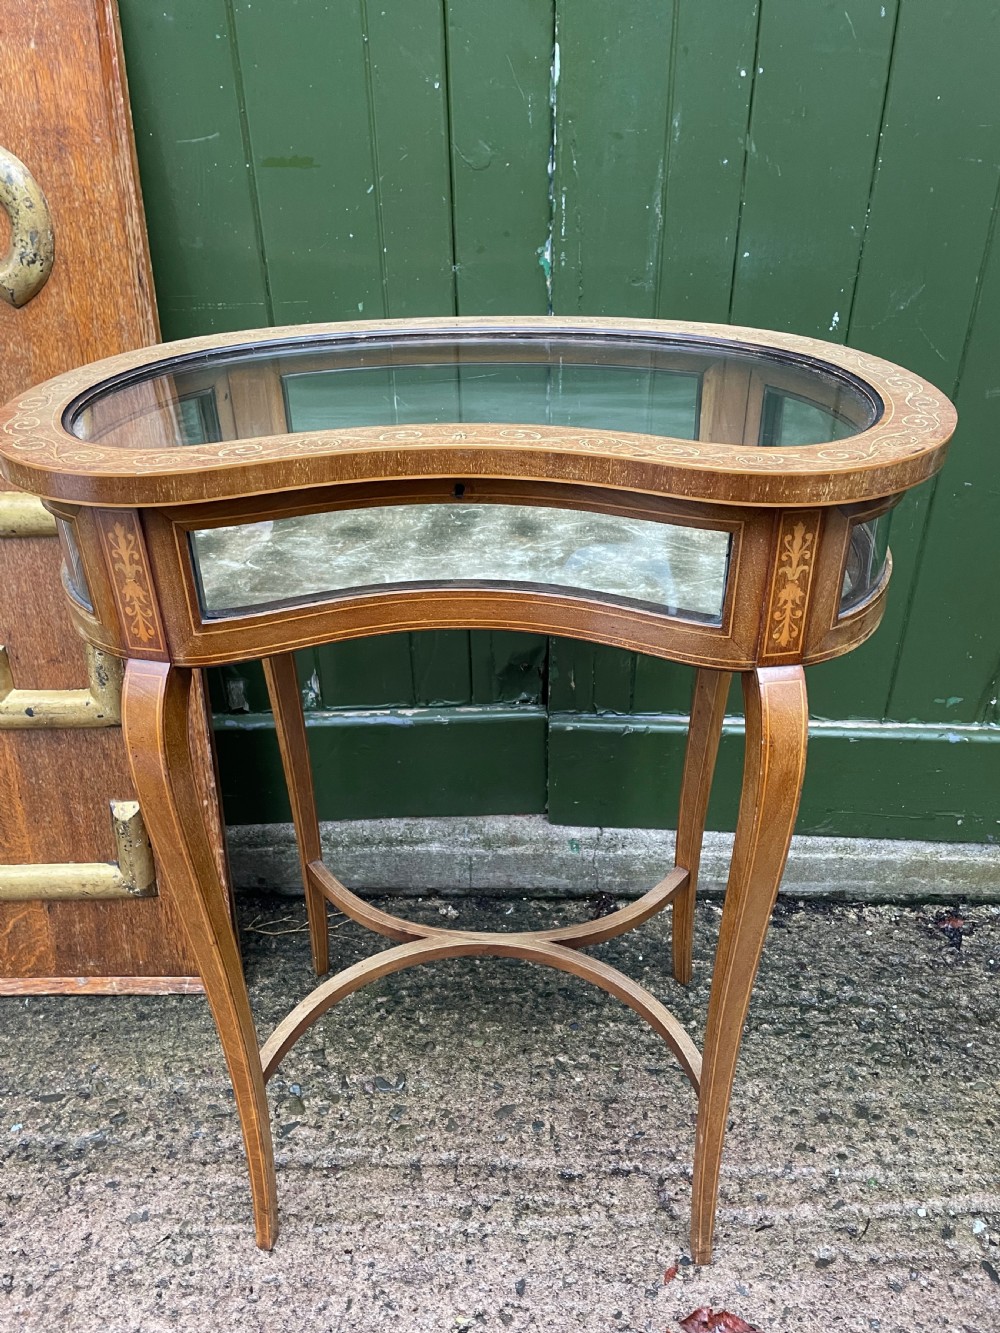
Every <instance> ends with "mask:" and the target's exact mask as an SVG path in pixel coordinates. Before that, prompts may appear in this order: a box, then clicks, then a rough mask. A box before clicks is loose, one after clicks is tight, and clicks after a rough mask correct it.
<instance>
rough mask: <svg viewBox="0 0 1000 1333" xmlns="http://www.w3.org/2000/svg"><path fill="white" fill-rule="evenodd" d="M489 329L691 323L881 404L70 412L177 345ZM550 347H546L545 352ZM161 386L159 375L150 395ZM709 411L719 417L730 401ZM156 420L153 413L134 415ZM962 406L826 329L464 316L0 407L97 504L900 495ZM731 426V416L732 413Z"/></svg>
mask: <svg viewBox="0 0 1000 1333" xmlns="http://www.w3.org/2000/svg"><path fill="white" fill-rule="evenodd" d="M477 331H483V332H489V333H494V334H496V333H516V332H518V331H521V332H534V333H535V334H536V335H547V336H551V337H556V336H560V335H567V334H569V333H572V332H575V333H577V334H578V335H581V336H586V335H588V334H590V335H596V334H603V335H605V336H612V335H616V336H619V337H627V336H635V337H660V338H664V339H665V338H669V337H675V338H676V337H681V338H685V339H688V340H691V341H692V342H694V343H695V345H696V346H697V345H698V344H699V343H700V342H704V343H706V344H711V345H719V346H721V347H723V348H724V349H726V348H728V349H729V350H732V351H740V350H748V349H749V350H752V351H754V352H755V353H758V354H761V355H768V354H773V355H774V356H782V357H788V358H791V359H794V360H795V361H797V362H799V363H801V364H803V365H815V366H817V367H826V368H827V369H829V370H830V371H831V373H832V372H837V373H840V374H846V375H847V376H849V377H851V378H853V379H855V380H857V381H858V382H859V383H861V384H863V385H865V386H867V387H868V389H869V392H870V393H871V394H872V395H873V397H874V400H875V401H876V402H877V403H879V404H881V408H880V415H879V416H878V419H877V420H876V422H875V423H874V425H872V426H871V427H869V428H868V429H867V430H864V431H863V432H860V433H858V434H856V435H853V436H851V437H850V438H849V440H848V441H846V442H845V441H844V440H839V441H834V442H833V443H831V444H816V445H804V446H794V447H793V446H783V447H781V448H778V447H769V448H757V447H755V444H756V441H755V439H754V437H753V435H752V431H751V433H750V435H749V437H748V438H745V435H744V432H745V431H746V430H748V429H749V428H748V427H746V426H744V428H743V430H742V431H741V432H740V434H739V435H738V436H737V442H734V443H729V442H725V441H724V440H723V439H720V440H713V439H709V438H705V435H704V432H703V433H702V436H701V438H700V439H699V440H698V441H691V440H673V439H669V438H665V437H657V436H651V435H638V434H634V433H631V432H628V431H624V430H618V429H615V426H614V423H613V422H610V423H609V425H608V427H607V428H606V429H603V430H600V431H592V430H591V431H588V430H581V429H579V428H574V429H569V428H566V427H562V426H547V425H525V426H507V425H491V424H481V423H475V422H472V423H468V422H463V423H459V424H455V425H446V424H430V425H419V424H417V425H401V426H371V427H360V428H354V429H346V430H324V431H303V432H298V433H294V434H282V433H273V431H272V430H271V429H270V423H273V421H274V414H273V413H271V414H269V415H268V416H266V417H265V418H264V420H265V424H268V425H269V430H268V433H266V434H263V435H259V436H253V437H250V438H240V439H239V441H238V447H237V446H236V445H235V443H234V441H232V440H223V441H222V442H220V443H210V444H189V445H172V444H171V443H170V441H169V440H164V441H162V443H161V441H160V440H159V439H157V441H156V443H157V445H158V446H159V447H145V448H135V447H128V445H127V444H126V443H122V442H119V441H117V440H115V442H113V443H110V444H109V443H104V442H102V441H101V440H100V439H97V440H91V441H88V442H87V443H86V447H85V448H81V441H80V440H79V439H78V438H76V437H75V436H74V435H71V434H70V433H68V432H67V430H66V428H65V426H64V424H63V423H64V417H65V414H66V412H67V409H69V408H70V406H71V405H72V404H74V403H75V402H76V401H77V400H78V399H79V398H80V397H81V395H82V396H84V397H86V396H87V395H92V394H93V393H94V391H95V390H96V391H98V392H103V391H105V390H106V388H108V387H110V385H111V384H112V382H113V381H114V380H115V379H116V378H117V377H126V378H127V379H129V380H130V379H131V377H134V376H135V375H136V374H137V373H138V374H142V373H143V372H146V373H155V370H156V368H157V367H161V368H169V365H170V362H171V359H173V358H185V357H187V358H191V357H195V356H197V355H200V354H203V353H205V352H209V351H213V350H216V349H219V348H229V349H235V348H249V347H253V346H256V347H260V346H261V345H262V344H271V343H276V342H280V341H281V340H282V339H284V340H286V341H288V340H295V341H302V340H304V339H306V338H313V339H315V338H320V337H327V338H340V339H343V340H351V339H355V340H356V339H357V338H359V337H360V338H367V339H369V340H373V341H377V340H379V339H384V338H385V337H386V336H388V335H390V334H392V333H396V334H397V335H398V336H399V337H400V338H410V339H413V338H414V337H416V336H418V335H421V334H423V335H426V334H429V333H433V334H436V335H441V336H443V335H450V336H452V337H453V338H454V339H460V338H470V337H472V336H473V335H474V334H475V333H476V332H477ZM537 355H538V356H539V358H540V359H542V358H543V356H544V353H543V352H541V351H539V352H538V354H537ZM730 378H731V377H730ZM164 382H165V381H162V380H161V381H160V383H164ZM154 384H155V381H154ZM720 392H723V390H720ZM156 396H157V395H156V389H155V387H152V386H150V387H149V389H148V392H147V398H150V399H155V398H156ZM275 411H277V409H275ZM711 415H712V416H713V417H715V418H718V417H719V412H718V411H717V410H716V411H715V412H714V413H713V414H711ZM745 417H746V413H744V418H745ZM154 420H155V419H154V418H152V417H148V416H147V417H144V418H141V419H140V424H139V426H138V427H136V428H135V429H138V430H141V429H142V427H143V424H144V423H150V422H153V421H154ZM955 421H956V417H955V410H954V408H953V407H952V405H951V403H950V402H949V401H948V399H947V398H946V397H945V396H944V394H942V393H941V391H940V390H938V389H936V388H935V387H934V386H933V385H931V384H929V383H928V382H927V381H925V380H921V379H920V378H918V377H917V376H916V375H913V374H911V373H909V372H908V371H904V370H902V369H901V368H900V367H899V366H894V365H892V364H891V363H890V362H887V361H883V360H881V359H879V358H878V357H873V356H870V355H868V354H867V353H863V352H859V351H857V350H856V349H854V348H848V347H843V346H840V345H837V344H832V343H823V342H820V341H818V340H817V339H814V338H799V337H796V336H794V335H792V334H784V333H774V332H769V331H764V330H760V329H746V328H733V327H730V326H728V325H720V324H696V323H691V322H683V323H682V322H679V321H671V320H621V319H606V318H605V319H584V318H576V319H574V320H564V319H562V318H559V317H556V316H553V315H544V316H535V317H524V318H518V319H502V318H491V319H478V318H472V317H465V318H458V317H454V318H448V319H423V320H406V321H402V322H399V323H395V322H390V321H378V322H371V321H369V322H367V323H351V324H314V325H308V326H291V327H289V328H284V329H271V330H268V331H267V332H266V333H265V334H261V332H260V331H256V332H248V333H242V332H241V333H230V334H219V335H213V336H211V337H208V338H189V339H185V340H183V341H181V342H176V343H167V344H164V345H163V346H162V347H160V348H152V349H145V350H143V351H139V352H132V353H126V354H124V355H122V356H118V357H111V358H109V359H107V360H105V361H102V362H100V363H98V364H96V365H93V366H87V367H83V368H82V369H79V370H74V371H70V372H68V373H67V374H65V375H61V376H58V377H57V378H55V379H52V380H48V381H46V382H45V383H44V384H40V385H37V386H36V387H35V388H33V389H32V390H31V391H30V392H29V393H28V394H26V395H24V396H23V397H22V398H21V399H19V400H14V401H12V402H10V403H9V404H8V405H7V406H6V407H5V408H4V409H3V410H2V411H0V455H2V456H3V459H4V462H3V468H4V473H5V475H6V476H7V477H8V479H9V480H10V481H12V482H13V483H14V484H15V485H18V486H21V487H22V488H24V489H26V490H34V491H36V492H37V493H38V494H40V495H43V496H45V497H46V498H47V499H51V500H65V501H76V502H78V503H81V504H89V505H124V504H128V505H134V506H142V507H153V506H158V505H167V504H182V503H185V502H195V503H200V502H202V501H205V500H216V499H225V498H230V497H238V496H242V495H253V494H258V495H263V494H267V493H269V492H273V491H288V490H297V489H304V488H308V487H312V486H322V485H325V484H329V483H330V482H331V481H335V482H338V483H349V482H361V481H366V480H371V479H379V480H382V481H384V480H388V479H390V478H400V479H405V478H412V477H429V476H431V477H432V476H462V477H487V478H503V477H508V478H520V477H543V478H545V479H547V480H549V481H565V482H569V483H573V484H578V485H598V486H605V487H609V488H620V489H624V490H629V491H633V492H648V493H650V494H654V495H669V496H675V497H677V498H680V499H688V500H703V501H712V500H716V501H720V502H722V503H724V504H750V505H755V506H762V505H804V504H809V503H810V502H812V503H821V504H844V503H850V502H852V501H858V500H865V499H875V498H879V497H882V496H886V495H892V494H894V493H897V492H900V491H903V490H906V489H907V488H909V487H911V486H915V485H917V484H918V483H919V482H921V481H924V480H926V478H927V477H929V476H931V475H932V474H933V473H934V472H936V471H937V470H938V469H939V468H940V466H941V464H942V462H943V461H944V452H945V450H946V448H947V445H948V442H949V440H950V439H951V436H952V434H953V433H954V429H955ZM725 430H726V433H727V434H729V432H730V430H731V426H730V424H729V422H728V421H727V422H726V427H725ZM119 433H120V432H119ZM128 437H129V432H126V436H125V438H126V439H128ZM730 438H732V436H731V435H730Z"/></svg>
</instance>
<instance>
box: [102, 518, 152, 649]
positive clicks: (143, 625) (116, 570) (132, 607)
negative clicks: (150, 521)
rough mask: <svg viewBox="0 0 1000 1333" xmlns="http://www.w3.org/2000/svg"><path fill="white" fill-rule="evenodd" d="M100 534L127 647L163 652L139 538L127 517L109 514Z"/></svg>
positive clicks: (133, 521) (143, 552) (133, 525)
mask: <svg viewBox="0 0 1000 1333" xmlns="http://www.w3.org/2000/svg"><path fill="white" fill-rule="evenodd" d="M101 534H102V536H103V539H104V547H105V551H106V552H107V559H108V563H109V565H110V567H111V572H112V575H113V580H114V589H115V597H116V599H117V601H118V608H119V617H120V619H121V622H122V627H123V629H124V630H125V632H126V634H127V636H128V640H129V644H130V646H132V647H133V648H135V649H137V650H139V651H143V650H145V651H146V652H150V653H158V652H161V651H162V650H163V635H162V633H161V631H160V620H159V615H158V613H157V610H156V603H155V601H154V599H153V593H152V587H151V584H150V579H149V570H148V568H147V566H146V552H145V548H144V546H143V541H142V536H141V533H140V532H139V529H138V528H137V527H136V525H135V520H134V519H133V518H132V516H131V515H130V514H127V513H124V514H121V515H115V516H114V517H112V516H110V515H108V516H105V517H104V518H103V521H102V523H101Z"/></svg>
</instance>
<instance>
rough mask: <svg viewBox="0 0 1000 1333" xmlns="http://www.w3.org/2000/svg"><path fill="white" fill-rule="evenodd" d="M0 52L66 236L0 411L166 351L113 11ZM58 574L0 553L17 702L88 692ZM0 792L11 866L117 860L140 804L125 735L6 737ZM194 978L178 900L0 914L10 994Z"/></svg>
mask: <svg viewBox="0 0 1000 1333" xmlns="http://www.w3.org/2000/svg"><path fill="white" fill-rule="evenodd" d="M3 41H4V53H5V58H4V71H5V73H4V78H3V80H2V81H0V127H2V128H0V140H2V142H3V146H4V147H5V148H7V149H9V150H10V151H12V152H14V153H15V154H17V156H19V157H20V158H21V159H22V160H23V161H24V162H25V163H26V164H27V165H28V167H29V168H30V170H31V171H32V173H33V174H34V175H35V176H36V177H37V179H38V181H39V183H40V185H41V186H42V188H43V189H44V191H45V195H46V198H47V200H48V204H49V208H50V211H51V214H52V218H53V225H54V229H55V238H56V261H55V267H54V269H53V272H52V276H51V278H50V280H49V282H48V283H47V284H46V286H45V287H44V288H43V289H42V291H41V292H40V293H39V294H38V295H37V296H36V297H35V298H34V299H33V300H32V301H30V302H29V303H28V304H27V305H26V306H24V307H23V308H22V309H20V310H14V309H12V308H11V307H9V306H7V305H3V304H2V303H0V343H2V345H3V348H4V355H3V358H2V361H0V396H2V397H9V396H10V395H11V394H14V393H18V392H24V391H25V390H27V389H28V388H29V387H30V386H31V385H32V384H34V383H36V382H37V381H38V380H40V379H44V378H45V377H47V376H49V375H53V374H56V373H59V372H60V371H62V370H66V369H69V368H70V367H71V366H73V365H78V364H80V363H81V362H83V361H87V360H92V359H94V358H95V357H102V356H108V355H111V354H113V353H116V352H121V351H123V350H124V349H126V348H130V347H135V346H138V345H142V344H145V343H149V342H151V341H154V340H155V339H156V338H157V336H158V326H157V321H156V312H155V306H154V302H153V295H152V284H151V281H150V269H149V258H148V252H147V247H146V242H145V235H144V230H143V222H142V208H141V200H140V197H139V190H138V181H137V175H136V171H135V162H134V155H133V147H132V139H131V124H130V118H129V108H128V101H127V98H126V96H125V86H124V72H123V67H122V62H121V52H120V44H119V38H118V32H117V19H116V14H115V9H114V5H113V4H112V3H111V0H37V3H36V0H32V2H31V3H27V0H12V2H11V3H10V4H8V5H7V6H6V7H5V9H4V33H3ZM95 201H99V206H98V204H97V203H96V202H95ZM47 526H48V525H47ZM59 571H60V556H59V548H58V545H57V543H56V542H55V541H54V540H53V539H52V538H51V537H42V536H39V537H34V536H30V537H16V538H11V539H7V540H0V606H2V619H0V623H2V634H0V638H2V640H3V641H4V642H5V644H6V646H7V650H8V654H9V660H10V666H11V672H12V675H13V679H14V683H15V685H17V686H19V687H22V688H29V689H40V690H72V689H76V688H80V687H83V686H85V685H86V667H85V663H84V658H83V653H82V651H81V648H82V645H81V641H80V638H79V635H78V633H77V631H76V629H75V627H74V625H73V624H72V623H71V621H70V618H69V615H68V614H67V610H66V601H65V597H64V595H63V591H62V587H61V583H60V572H59ZM0 788H2V790H3V792H4V799H3V801H2V802H0V841H2V845H3V853H2V855H3V857H4V860H5V862H6V863H7V864H17V863H48V862H79V861H83V862H88V861H112V860H114V859H115V847H114V840H113V837H112V832H111V821H110V819H109V815H108V802H109V800H111V799H113V798H114V799H120V800H128V799H131V798H132V797H133V795H134V790H133V787H132V780H131V776H130V774H129V772H128V766H127V764H126V761H125V753H124V747H123V745H122V740H121V734H120V732H119V731H118V730H116V729H108V730H97V731H94V730H91V731H79V730H71V731H57V730H52V731H46V732H44V733H42V732H39V731H35V730H32V731H30V732H21V731H4V730H0ZM193 970H194V962H193V959H192V958H191V955H190V954H189V952H188V951H187V949H186V948H185V945H184V941H183V938H182V936H181V935H180V933H179V931H178V929H177V920H176V917H175V916H174V915H173V909H172V907H171V905H170V902H169V899H168V897H160V898H156V899H150V900H146V901H130V902H126V903H121V902H106V903H71V902H64V903H19V904H16V905H13V904H11V905H8V904H5V905H3V906H2V907H0V980H2V982H3V985H4V987H5V988H6V989H7V992H8V993H19V987H20V986H21V984H22V982H23V984H24V985H25V986H28V987H29V988H30V989H31V990H32V991H33V992H34V993H40V992H41V991H42V990H45V989H50V988H52V987H56V988H57V989H62V986H63V982H62V978H63V977H65V978H68V979H69V981H68V982H67V984H69V985H71V986H73V987H77V988H79V987H80V986H83V987H84V988H86V987H90V986H97V987H101V986H103V985H104V984H105V982H106V983H107V985H108V987H109V988H110V989H114V988H115V987H116V986H117V985H118V979H120V978H122V977H124V976H127V975H128V974H129V973H135V974H136V976H141V977H147V978H152V979H153V980H151V981H150V982H149V983H148V984H151V985H153V986H155V987H157V988H158V989H170V988H171V985H172V983H171V980H170V979H171V978H176V977H181V978H184V977H187V978H190V974H191V972H193ZM157 978H159V979H158V980H157ZM81 979H82V980H81ZM137 984H139V983H137ZM143 984H145V983H143ZM183 984H184V986H189V985H190V984H191V983H190V980H186V981H184V983H183ZM109 993H110V990H109Z"/></svg>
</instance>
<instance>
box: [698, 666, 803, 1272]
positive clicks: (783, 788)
mask: <svg viewBox="0 0 1000 1333" xmlns="http://www.w3.org/2000/svg"><path fill="white" fill-rule="evenodd" d="M743 699H744V707H745V711H746V757H745V760H744V774H743V791H742V794H741V797H740V813H739V818H738V820H737V824H736V840H735V843H734V844H733V859H732V864H731V866H730V870H729V882H728V884H727V886H726V898H725V904H724V906H723V909H722V924H721V926H720V929H719V943H718V947H717V949H716V955H715V969H714V971H713V973H712V990H711V994H710V996H709V1002H708V1025H707V1028H706V1031H705V1044H704V1047H703V1060H704V1074H703V1078H702V1086H701V1094H700V1096H699V1098H698V1128H697V1131H696V1136H695V1148H694V1181H693V1184H692V1200H691V1255H692V1258H693V1259H694V1261H695V1263H698V1264H704V1263H708V1262H709V1260H710V1259H711V1257H712V1234H713V1230H714V1227H715V1208H716V1199H717V1197H718V1192H719V1166H720V1163H721V1160H722V1144H723V1140H724V1138H725V1133H726V1119H727V1117H728V1115H729V1099H730V1096H731V1094H732V1089H733V1079H734V1078H735V1075H736V1059H737V1056H738V1055H739V1051H740V1043H741V1041H742V1039H743V1024H744V1022H745V1021H746V1016H747V1009H748V1008H749V1005H750V992H751V991H752V989H753V983H754V979H755V978H756V976H757V965H758V964H759V962H760V955H761V952H762V951H763V948H764V937H765V935H766V934H767V927H768V923H769V922H770V919H771V910H772V908H773V907H774V900H775V898H776V897H777V893H778V885H779V883H780V882H781V875H782V872H783V870H784V868H785V860H786V858H787V856H788V847H789V844H790V843H791V840H792V829H793V828H794V826H795V816H796V815H797V814H798V809H799V797H800V795H801V793H802V778H803V775H804V773H805V762H806V739H807V736H808V730H809V708H808V704H807V700H806V685H805V675H804V673H803V670H802V668H801V667H800V666H788V667H762V668H761V669H759V670H757V671H748V672H746V673H745V674H744V676H743Z"/></svg>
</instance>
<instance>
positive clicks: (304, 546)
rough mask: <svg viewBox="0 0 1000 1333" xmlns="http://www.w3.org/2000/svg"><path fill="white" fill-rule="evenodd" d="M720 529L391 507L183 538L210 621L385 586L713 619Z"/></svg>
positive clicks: (542, 509) (722, 550)
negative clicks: (544, 593) (578, 601)
mask: <svg viewBox="0 0 1000 1333" xmlns="http://www.w3.org/2000/svg"><path fill="white" fill-rule="evenodd" d="M730 540H731V539H730V534H729V533H728V532H725V531H718V530H715V529H708V528H695V527H682V526H680V525H678V524H673V523H664V522H660V521H659V520H655V519H639V518H634V517H623V516H621V515H618V514H603V513H593V512H589V511H585V510H576V509H562V508H558V509H557V508H554V507H548V506H544V505H508V504H487V503H478V504H469V503H452V504H443V503H437V504H402V505H400V504H397V505H380V506H373V507H371V508H363V509H348V510H337V511H334V512H332V513H321V514H303V515H300V516H298V517H294V518H282V519H271V520H267V521H265V522H262V523H246V524H241V525H239V526H234V527H224V528H223V527H220V528H204V529H200V530H198V531H196V532H193V533H192V552H193V556H194V562H195V567H196V570H197V574H198V579H199V585H200V595H201V601H202V609H203V611H204V612H205V614H206V615H209V616H213V615H214V616H219V615H226V614H231V613H233V612H235V611H239V610H248V609H253V608H255V607H256V608H259V607H264V606H274V605H279V606H280V605H288V604H290V603H294V602H301V601H310V600H316V599H317V598H321V597H323V596H329V595H336V594H342V593H344V592H347V591H357V590H358V589H363V588H378V587H384V586H386V585H390V584H391V585H396V586H400V585H401V586H405V587H410V588H412V587H419V586H438V587H440V586H449V587H454V586H462V587H465V586H470V585H471V586H477V585H478V586H482V585H484V584H485V585H491V586H495V585H503V586H506V587H519V588H524V589H528V588H531V589H536V590H537V589H539V588H541V589H543V590H545V589H547V590H550V591H561V592H565V593H577V594H580V595H583V596H589V597H595V598H597V599H600V600H607V601H615V602H621V603H627V604H629V605H633V606H634V605H641V606H644V607H648V608H651V609H654V610H657V611H660V612H662V613H664V614H667V615H674V616H681V617H684V618H686V619H691V620H696V621H699V622H701V623H703V624H704V623H708V624H719V623H720V621H721V617H722V607H723V602H724V598H725V589H726V574H727V568H728V561H729V549H730Z"/></svg>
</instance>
